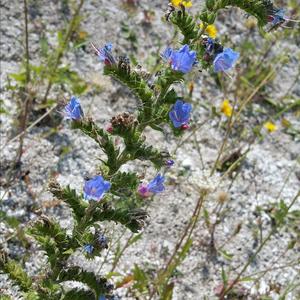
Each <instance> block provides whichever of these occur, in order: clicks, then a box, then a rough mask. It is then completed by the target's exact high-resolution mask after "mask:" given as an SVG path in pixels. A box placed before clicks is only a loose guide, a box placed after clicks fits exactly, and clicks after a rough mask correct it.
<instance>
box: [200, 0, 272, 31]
mask: <svg viewBox="0 0 300 300" xmlns="http://www.w3.org/2000/svg"><path fill="white" fill-rule="evenodd" d="M209 3H210V5H209V6H208V5H206V9H205V10H204V11H203V12H202V14H201V16H200V19H201V20H202V21H203V22H207V23H210V22H208V21H209V20H208V19H209V18H210V16H211V15H212V14H214V15H215V14H216V13H217V11H218V10H219V9H224V8H226V7H228V6H236V7H239V8H240V9H242V10H244V11H245V12H246V13H248V14H250V15H252V16H254V17H256V18H257V20H258V25H259V26H263V25H265V24H267V21H268V19H267V16H268V15H269V14H270V13H272V12H273V10H274V6H273V4H272V2H271V1H270V0H210V1H209Z"/></svg>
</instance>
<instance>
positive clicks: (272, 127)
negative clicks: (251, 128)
mask: <svg viewBox="0 0 300 300" xmlns="http://www.w3.org/2000/svg"><path fill="white" fill-rule="evenodd" d="M264 127H265V128H266V129H267V130H268V131H269V132H273V131H276V130H277V126H276V125H275V124H274V123H272V122H270V121H268V122H266V123H265V124H264Z"/></svg>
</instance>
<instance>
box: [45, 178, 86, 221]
mask: <svg viewBox="0 0 300 300" xmlns="http://www.w3.org/2000/svg"><path fill="white" fill-rule="evenodd" d="M49 190H50V192H51V193H52V194H53V195H54V196H55V197H57V198H58V199H59V200H62V201H64V202H65V203H67V204H68V205H69V206H70V208H71V209H72V212H73V215H74V218H75V220H76V221H77V222H79V221H80V220H81V219H82V218H83V217H84V215H85V209H86V208H87V206H88V204H87V203H86V202H84V201H82V199H81V197H79V196H78V195H77V194H76V191H75V190H73V189H71V188H70V187H69V186H67V187H66V188H62V187H61V186H60V185H59V183H58V182H57V181H55V180H52V181H51V182H50V183H49Z"/></svg>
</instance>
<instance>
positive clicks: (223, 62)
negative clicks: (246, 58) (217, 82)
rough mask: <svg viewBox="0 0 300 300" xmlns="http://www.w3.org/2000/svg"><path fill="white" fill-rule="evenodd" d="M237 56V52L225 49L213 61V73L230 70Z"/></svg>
mask: <svg viewBox="0 0 300 300" xmlns="http://www.w3.org/2000/svg"><path fill="white" fill-rule="evenodd" d="M239 56H240V54H239V53H238V52H235V51H233V50H232V49H230V48H225V49H224V51H223V52H221V53H219V54H218V55H217V56H216V57H215V59H214V61H213V65H214V70H215V72H220V71H222V72H223V71H227V70H229V69H231V68H232V67H233V65H234V64H235V63H236V61H237V60H238V58H239Z"/></svg>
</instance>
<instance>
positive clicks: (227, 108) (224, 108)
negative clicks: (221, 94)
mask: <svg viewBox="0 0 300 300" xmlns="http://www.w3.org/2000/svg"><path fill="white" fill-rule="evenodd" d="M221 112H222V113H223V114H224V115H225V116H226V117H230V116H231V115H232V106H231V105H230V103H229V100H227V99H226V100H224V101H223V102H222V104H221Z"/></svg>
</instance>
